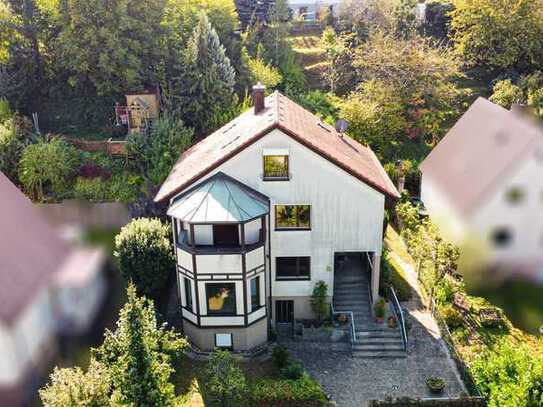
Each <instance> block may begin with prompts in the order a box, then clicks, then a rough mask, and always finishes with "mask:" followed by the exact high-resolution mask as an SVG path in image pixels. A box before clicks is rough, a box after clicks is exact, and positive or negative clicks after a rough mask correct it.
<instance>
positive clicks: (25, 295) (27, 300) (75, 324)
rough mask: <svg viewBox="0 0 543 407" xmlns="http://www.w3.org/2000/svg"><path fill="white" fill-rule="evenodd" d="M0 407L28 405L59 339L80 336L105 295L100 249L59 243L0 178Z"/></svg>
mask: <svg viewBox="0 0 543 407" xmlns="http://www.w3.org/2000/svg"><path fill="white" fill-rule="evenodd" d="M0 231H1V233H0V405H2V406H18V405H22V404H24V403H26V402H28V400H29V398H30V397H32V396H33V395H34V394H35V391H36V388H37V386H39V384H40V383H41V381H42V380H43V378H44V377H43V375H44V373H45V371H46V369H47V368H48V367H49V364H50V362H51V361H52V358H53V356H54V355H55V352H56V350H57V339H58V336H59V335H73V334H76V335H77V334H80V333H83V332H85V330H86V329H87V328H88V327H89V325H90V323H91V322H92V321H93V319H94V316H95V315H96V312H97V311H98V307H99V305H100V303H101V299H102V296H103V294H104V289H105V278H104V276H103V274H102V273H101V270H102V265H103V262H104V260H105V257H104V254H103V253H102V251H101V250H99V249H85V248H75V247H73V246H72V245H70V244H69V243H68V242H66V241H64V240H63V239H62V238H60V236H59V234H57V232H56V230H54V229H53V228H52V227H51V226H50V225H49V224H48V223H47V222H45V220H44V219H43V217H42V215H41V213H39V211H38V210H37V209H36V208H34V207H33V205H32V202H31V201H30V200H29V199H28V198H27V197H26V196H25V195H24V194H23V193H22V192H21V191H19V190H18V189H17V187H15V185H13V184H12V183H11V181H9V180H8V178H7V177H6V176H5V175H4V174H3V173H1V172H0Z"/></svg>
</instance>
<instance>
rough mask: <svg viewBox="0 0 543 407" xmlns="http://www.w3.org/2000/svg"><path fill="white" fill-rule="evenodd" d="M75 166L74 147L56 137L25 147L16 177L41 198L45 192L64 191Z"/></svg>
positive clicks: (77, 158)
mask: <svg viewBox="0 0 543 407" xmlns="http://www.w3.org/2000/svg"><path fill="white" fill-rule="evenodd" d="M78 166H79V157H78V154H77V150H76V149H75V148H74V147H73V146H71V145H70V144H68V143H67V142H66V141H64V140H63V139H61V138H59V137H55V138H53V139H52V140H51V141H46V140H43V139H42V140H40V141H39V142H38V143H36V144H31V145H29V146H28V147H26V148H25V149H24V151H23V154H22V156H21V160H20V161H19V179H20V180H21V183H22V184H23V186H24V188H25V190H26V192H27V193H28V194H29V195H30V196H32V197H33V198H35V199H38V200H42V199H43V198H44V195H45V193H46V192H53V193H55V194H62V193H64V192H65V191H66V190H67V188H68V186H69V184H70V181H71V178H72V176H73V174H74V173H75V172H76V170H77V168H78Z"/></svg>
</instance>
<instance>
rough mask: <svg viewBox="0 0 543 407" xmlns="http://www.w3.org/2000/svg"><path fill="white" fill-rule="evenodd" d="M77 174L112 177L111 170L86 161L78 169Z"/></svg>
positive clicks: (104, 177) (86, 176)
mask: <svg viewBox="0 0 543 407" xmlns="http://www.w3.org/2000/svg"><path fill="white" fill-rule="evenodd" d="M77 175H78V176H80V177H83V178H101V179H109V178H111V172H110V171H109V170H108V169H106V168H104V167H101V166H100V165H98V164H95V163H91V162H88V163H85V164H83V165H82V166H81V167H79V169H78V170H77Z"/></svg>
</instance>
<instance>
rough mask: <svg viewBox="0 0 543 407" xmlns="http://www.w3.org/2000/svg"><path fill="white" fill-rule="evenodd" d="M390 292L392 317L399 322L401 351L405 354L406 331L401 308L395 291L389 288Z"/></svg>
mask: <svg viewBox="0 0 543 407" xmlns="http://www.w3.org/2000/svg"><path fill="white" fill-rule="evenodd" d="M389 291H390V294H391V295H390V299H391V300H392V301H391V302H392V311H393V312H394V315H395V316H396V319H397V320H398V321H399V322H400V331H401V334H402V342H403V350H404V351H405V352H407V330H406V329H405V318H404V314H403V310H402V307H401V306H400V301H398V297H397V296H396V291H394V287H392V286H390V287H389Z"/></svg>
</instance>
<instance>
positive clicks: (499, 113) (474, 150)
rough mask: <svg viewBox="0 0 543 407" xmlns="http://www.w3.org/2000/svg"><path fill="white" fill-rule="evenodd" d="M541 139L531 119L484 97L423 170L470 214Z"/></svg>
mask: <svg viewBox="0 0 543 407" xmlns="http://www.w3.org/2000/svg"><path fill="white" fill-rule="evenodd" d="M542 137H543V130H542V129H541V127H540V126H539V125H537V124H535V123H534V122H532V121H531V120H530V119H528V118H526V117H522V116H521V115H520V114H519V113H514V112H511V111H509V110H506V109H504V108H502V107H501V106H498V105H495V104H494V103H491V102H489V101H488V100H486V99H484V98H482V97H479V98H478V99H477V100H476V101H475V102H474V103H473V104H472V105H471V107H470V108H469V109H468V110H467V111H466V113H464V115H463V116H462V117H461V118H460V120H458V122H457V123H456V124H455V125H454V126H453V127H452V128H451V130H449V132H448V133H447V134H446V136H445V137H444V138H443V140H441V142H440V143H439V144H438V145H437V146H436V147H435V148H434V149H433V150H432V152H431V153H430V154H429V155H428V157H426V159H425V160H424V161H423V162H422V163H421V165H420V169H421V171H422V173H423V174H424V176H425V177H426V176H427V177H428V178H430V179H431V180H432V184H433V185H435V187H436V188H438V189H439V191H440V192H441V194H442V195H443V196H444V197H445V198H446V199H447V200H448V201H449V203H450V204H451V206H452V207H454V208H455V209H456V210H457V211H459V213H465V212H467V211H469V210H471V209H472V208H473V207H474V206H475V205H476V204H477V203H478V202H480V200H481V199H482V198H483V197H484V196H485V194H487V193H489V192H490V191H492V189H493V187H494V186H495V185H497V184H498V183H499V182H500V179H501V178H502V176H503V175H504V173H505V172H506V171H507V170H508V169H509V168H510V167H511V166H513V165H514V164H515V163H518V162H519V160H521V159H522V158H523V156H524V155H525V154H526V153H527V152H528V151H530V150H531V147H532V145H533V143H534V142H537V141H538V140H541V138H542Z"/></svg>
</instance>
